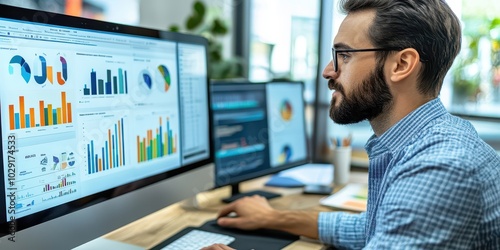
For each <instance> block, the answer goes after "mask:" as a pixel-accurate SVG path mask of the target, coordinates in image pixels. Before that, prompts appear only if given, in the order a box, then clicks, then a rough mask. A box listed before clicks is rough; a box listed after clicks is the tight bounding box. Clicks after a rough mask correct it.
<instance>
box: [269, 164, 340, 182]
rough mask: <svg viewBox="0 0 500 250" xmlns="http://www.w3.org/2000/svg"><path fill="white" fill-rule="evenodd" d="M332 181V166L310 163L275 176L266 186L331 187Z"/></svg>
mask: <svg viewBox="0 0 500 250" xmlns="http://www.w3.org/2000/svg"><path fill="white" fill-rule="evenodd" d="M285 178H286V179H285ZM287 179H288V180H287ZM290 180H293V183H291V182H290ZM332 181H333V166H332V164H315V163H309V164H305V165H302V166H299V167H294V168H291V169H288V170H284V171H281V172H279V173H277V174H275V175H273V176H272V177H271V179H270V180H269V181H268V182H267V183H266V185H267V186H278V187H279V186H281V187H298V186H305V185H330V184H331V183H332Z"/></svg>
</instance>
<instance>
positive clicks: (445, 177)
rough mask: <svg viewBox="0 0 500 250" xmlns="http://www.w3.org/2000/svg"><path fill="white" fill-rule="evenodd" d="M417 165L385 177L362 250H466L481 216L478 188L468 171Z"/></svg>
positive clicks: (475, 233)
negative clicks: (387, 179)
mask: <svg viewBox="0 0 500 250" xmlns="http://www.w3.org/2000/svg"><path fill="white" fill-rule="evenodd" d="M422 165H423V164H422ZM422 165H420V166H411V167H405V170H402V171H394V173H393V174H392V176H391V177H389V178H390V179H391V180H390V181H389V182H390V184H389V185H390V186H388V188H387V189H386V191H385V192H383V197H381V198H382V199H379V202H380V204H379V206H378V211H377V214H376V215H375V218H374V221H373V222H372V223H371V226H373V227H375V228H374V229H375V230H374V235H372V237H371V240H370V242H369V244H368V246H367V249H381V248H386V247H391V248H398V249H403V248H412V249H430V248H433V249H434V248H437V249H462V248H465V249H468V248H471V246H470V245H469V244H470V242H472V241H473V239H474V237H475V236H476V235H477V230H478V228H479V225H480V222H481V214H482V210H481V209H482V207H481V197H482V196H481V193H480V186H481V183H479V182H478V181H477V179H476V177H475V176H474V171H468V170H464V169H463V168H461V167H460V166H458V165H456V166H445V165H441V166H436V165H433V166H429V165H428V166H425V165H424V166H422Z"/></svg>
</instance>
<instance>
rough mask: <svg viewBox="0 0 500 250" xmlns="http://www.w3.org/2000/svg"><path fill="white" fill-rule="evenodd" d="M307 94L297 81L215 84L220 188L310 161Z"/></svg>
mask: <svg viewBox="0 0 500 250" xmlns="http://www.w3.org/2000/svg"><path fill="white" fill-rule="evenodd" d="M303 93H304V85H303V83H302V82H296V81H280V82H261V83H252V82H238V81H234V82H222V81H220V82H213V83H212V88H211V95H212V106H211V107H212V111H213V123H214V127H213V128H214V137H215V154H216V160H215V165H216V166H215V169H216V171H215V172H216V174H215V180H216V186H225V185H237V184H238V183H240V182H242V181H245V180H249V179H252V178H256V177H260V176H263V175H267V174H271V173H276V172H278V171H281V170H284V169H286V168H290V167H294V166H298V165H301V164H304V163H306V162H307V161H308V158H309V157H308V150H307V148H308V147H307V138H306V128H305V110H304V99H303Z"/></svg>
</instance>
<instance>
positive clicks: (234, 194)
mask: <svg viewBox="0 0 500 250" xmlns="http://www.w3.org/2000/svg"><path fill="white" fill-rule="evenodd" d="M252 195H260V196H262V197H264V198H266V199H268V200H270V199H273V198H276V197H280V196H281V194H278V193H273V192H268V191H264V190H254V191H250V192H245V193H240V186H239V184H232V185H231V197H228V198H224V199H222V201H223V202H225V203H231V202H233V201H235V200H237V199H239V198H242V197H245V196H252Z"/></svg>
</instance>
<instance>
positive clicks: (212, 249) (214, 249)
mask: <svg viewBox="0 0 500 250" xmlns="http://www.w3.org/2000/svg"><path fill="white" fill-rule="evenodd" d="M201 250H234V248H231V247H228V246H226V245H223V244H213V245H211V246H207V247H204V248H202V249H201Z"/></svg>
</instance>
